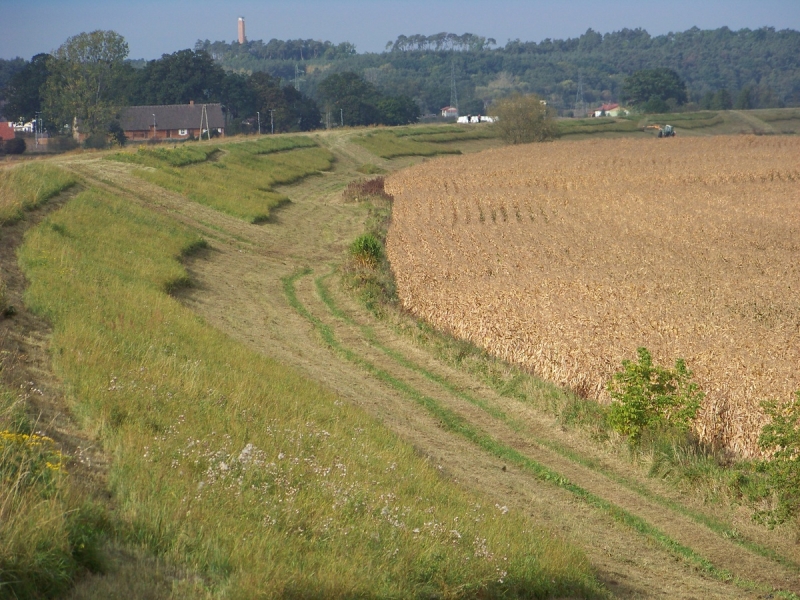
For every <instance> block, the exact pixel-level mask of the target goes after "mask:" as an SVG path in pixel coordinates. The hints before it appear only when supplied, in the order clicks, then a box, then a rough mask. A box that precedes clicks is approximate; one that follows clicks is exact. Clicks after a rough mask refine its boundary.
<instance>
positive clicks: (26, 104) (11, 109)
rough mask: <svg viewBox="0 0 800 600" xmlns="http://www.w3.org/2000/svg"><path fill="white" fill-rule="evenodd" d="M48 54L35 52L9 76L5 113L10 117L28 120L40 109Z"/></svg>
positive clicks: (46, 75) (48, 73)
mask: <svg viewBox="0 0 800 600" xmlns="http://www.w3.org/2000/svg"><path fill="white" fill-rule="evenodd" d="M50 59H51V57H50V55H49V54H37V55H36V56H34V57H33V58H32V59H31V62H29V63H25V66H24V67H23V68H22V70H20V71H17V72H16V73H15V74H14V75H12V77H11V81H9V84H8V88H7V89H6V93H5V95H6V106H5V107H4V111H5V113H6V114H7V115H8V116H9V117H10V118H12V119H14V120H16V119H22V120H24V121H30V120H31V119H33V118H34V117H35V116H36V113H37V112H39V111H41V110H42V92H43V90H44V85H45V83H46V82H47V78H48V77H49V76H50V67H49V63H50Z"/></svg>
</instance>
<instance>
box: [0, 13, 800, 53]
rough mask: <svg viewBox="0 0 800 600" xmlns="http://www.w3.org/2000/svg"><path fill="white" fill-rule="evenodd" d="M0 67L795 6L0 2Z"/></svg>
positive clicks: (523, 34)
mask: <svg viewBox="0 0 800 600" xmlns="http://www.w3.org/2000/svg"><path fill="white" fill-rule="evenodd" d="M0 15H2V17H0V19H2V20H3V21H4V26H3V34H2V36H0V58H14V57H16V56H21V57H22V58H25V59H30V58H31V56H33V55H34V54H37V53H39V52H50V51H51V50H53V49H55V48H57V47H58V46H59V45H61V44H62V43H63V42H64V41H65V40H66V39H67V38H68V37H69V36H71V35H75V34H77V33H80V32H82V31H92V30H94V29H113V30H114V31H116V32H118V33H120V34H121V35H123V36H124V37H125V39H126V40H127V42H128V45H129V46H130V57H131V58H147V59H153V58H158V57H160V56H161V55H162V54H169V53H172V52H176V51H177V50H182V49H184V48H192V47H194V43H195V42H196V41H197V40H198V39H210V40H212V41H215V40H226V41H231V40H234V39H236V23H237V19H238V17H240V16H243V17H245V22H246V25H247V34H248V38H249V39H263V40H265V41H267V40H269V39H271V38H278V39H288V38H292V39H294V38H304V39H305V38H312V39H321V40H330V41H332V42H334V43H339V42H345V41H348V42H352V43H354V44H355V45H356V48H357V49H358V51H359V52H366V51H375V52H378V51H381V50H383V48H384V46H385V45H386V42H387V41H389V40H394V39H395V38H396V37H397V36H398V35H400V34H405V35H411V34H415V33H421V34H425V35H430V34H433V33H437V32H440V31H447V32H452V33H458V34H461V33H465V32H469V33H474V34H477V35H483V36H486V37H493V38H495V39H496V40H497V42H498V43H499V44H501V45H502V44H504V43H505V42H506V41H507V40H509V39H515V38H519V39H521V40H526V41H528V40H529V41H540V40H542V39H544V38H548V37H549V38H567V37H576V36H579V35H580V34H582V33H583V32H585V31H586V29H588V28H589V27H591V28H592V29H594V30H595V31H599V32H601V33H606V32H609V31H617V30H619V29H622V28H624V27H629V28H635V27H642V28H644V29H646V30H647V31H649V32H650V33H651V34H652V35H659V34H664V33H668V32H670V31H684V30H686V29H689V28H690V27H693V26H697V27H700V28H701V29H715V28H717V27H722V26H728V27H730V28H731V29H741V28H743V27H748V28H750V29H755V28H758V27H763V26H771V27H775V28H776V29H796V30H800V0H758V1H753V0H725V1H723V0H661V1H658V2H649V1H644V0H638V1H634V0H613V1H607V2H602V1H599V0H567V1H566V2H554V1H553V0H548V1H539V0H528V1H524V0H339V1H332V0H229V1H226V2H223V1H220V0H124V1H122V0H105V1H102V2H101V1H98V0H0Z"/></svg>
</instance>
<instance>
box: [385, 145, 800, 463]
mask: <svg viewBox="0 0 800 600" xmlns="http://www.w3.org/2000/svg"><path fill="white" fill-rule="evenodd" d="M670 142H676V143H669V144H663V143H656V142H653V141H651V140H641V141H639V142H636V141H625V142H623V141H617V142H611V141H608V142H600V141H598V142H594V143H590V144H588V145H583V146H576V145H571V144H559V145H557V146H547V145H543V146H537V145H532V146H528V147H525V148H514V149H508V150H498V151H492V152H489V153H484V154H482V155H481V157H480V159H477V158H473V157H464V158H459V159H448V160H447V161H440V162H438V163H437V164H436V166H435V167H429V166H427V165H423V166H419V167H415V168H412V169H409V170H407V171H404V172H403V173H402V174H398V175H394V176H392V177H390V178H389V179H388V180H387V189H388V190H389V191H390V193H392V194H393V195H394V196H395V198H396V201H395V204H394V210H393V221H392V223H393V224H392V228H391V230H390V233H389V240H388V251H389V256H390V259H391V262H392V266H393V269H394V270H395V274H396V277H397V285H398V292H399V295H400V298H401V300H402V302H403V304H404V306H405V307H406V308H408V309H409V310H411V311H412V312H414V313H415V314H416V315H418V316H419V317H421V318H423V319H424V320H426V321H428V322H430V323H432V324H434V325H435V326H436V327H438V328H442V329H444V330H446V331H450V332H453V333H455V334H456V335H457V336H459V337H463V338H466V339H469V340H471V341H474V342H476V343H478V344H479V345H481V346H483V347H485V348H488V349H489V350H491V351H492V353H494V354H496V355H498V356H500V357H503V358H505V359H507V360H510V361H512V362H516V363H518V364H521V365H524V366H525V367H526V368H528V369H530V370H531V371H532V372H534V373H536V374H538V375H540V376H543V377H545V378H546V379H549V380H552V381H556V382H559V383H560V384H562V385H566V386H568V387H570V388H572V389H573V390H576V391H577V392H578V393H579V394H581V395H583V396H586V397H591V398H596V399H599V400H600V401H603V402H606V401H607V396H606V394H607V392H606V391H605V385H606V382H607V381H608V380H609V379H610V376H611V374H612V373H613V372H614V371H615V370H616V369H617V368H618V365H619V364H620V363H621V361H622V360H623V359H625V358H633V357H634V353H635V350H636V348H637V347H639V346H645V347H647V348H649V349H651V350H652V351H653V352H654V355H655V356H656V357H657V360H658V361H659V362H661V363H664V364H671V363H672V362H674V360H675V359H676V358H679V357H681V358H685V359H686V361H687V364H688V365H689V368H690V369H692V370H693V371H695V373H696V376H697V378H698V380H699V381H700V383H701V386H702V388H703V389H704V390H705V392H706V393H707V396H706V400H705V402H704V404H703V407H702V410H701V416H700V418H699V420H698V422H697V424H696V427H697V432H698V434H699V435H700V437H701V439H703V440H704V441H706V442H708V443H710V444H712V445H715V446H718V447H724V448H727V449H728V450H730V451H732V452H735V453H737V454H739V455H740V456H753V455H755V454H757V453H758V448H757V444H756V441H757V437H758V434H759V432H760V430H761V427H762V426H763V424H764V422H765V419H764V416H763V413H762V411H761V408H760V403H761V401H763V400H769V399H777V400H779V401H788V400H790V399H791V397H792V395H793V393H794V391H795V390H797V389H800V379H798V373H797V369H796V366H797V364H798V362H800V355H799V354H798V349H800V338H798V331H797V328H796V320H797V315H798V307H797V303H796V302H795V301H794V299H793V296H792V294H791V293H789V290H790V289H792V286H793V282H794V281H796V278H797V275H798V273H797V265H796V261H795V260H794V259H793V253H794V252H795V251H796V244H795V242H794V241H793V240H794V238H795V237H796V234H795V231H794V227H795V225H794V224H795V223H796V222H797V221H798V218H800V214H798V213H797V210H798V205H797V202H796V201H795V199H794V198H795V190H796V187H797V182H798V181H800V170H798V165H797V161H796V157H797V156H798V151H800V144H799V143H798V140H797V139H796V138H753V137H739V138H728V139H727V140H726V143H725V144H724V145H722V146H720V144H719V142H718V140H717V139H710V140H699V139H696V140H689V139H687V140H670ZM583 155H585V156H591V157H594V158H592V160H581V156H583ZM596 157H603V158H601V159H597V158H596ZM752 198H758V199H759V200H758V203H753V202H752Z"/></svg>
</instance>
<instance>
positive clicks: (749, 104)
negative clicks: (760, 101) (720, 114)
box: [735, 85, 753, 110]
mask: <svg viewBox="0 0 800 600" xmlns="http://www.w3.org/2000/svg"><path fill="white" fill-rule="evenodd" d="M735 108H736V110H750V109H751V108H753V87H752V86H749V85H748V86H746V87H743V88H742V89H741V91H740V92H739V95H738V96H737V97H736V105H735Z"/></svg>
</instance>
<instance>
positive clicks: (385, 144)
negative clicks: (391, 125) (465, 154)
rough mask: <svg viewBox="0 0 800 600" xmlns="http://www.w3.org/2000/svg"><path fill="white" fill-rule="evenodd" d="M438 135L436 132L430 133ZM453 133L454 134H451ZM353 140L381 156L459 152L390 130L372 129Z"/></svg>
mask: <svg viewBox="0 0 800 600" xmlns="http://www.w3.org/2000/svg"><path fill="white" fill-rule="evenodd" d="M431 135H438V134H431ZM453 135H455V134H453ZM353 142H354V143H356V144H358V145H359V146H362V147H363V148H365V149H366V150H368V151H369V152H372V153H373V154H375V155H377V156H380V157H381V158H386V159H390V158H398V157H400V156H436V155H438V154H461V151H460V150H457V149H454V148H447V147H445V146H442V145H437V144H434V143H431V142H422V141H417V140H416V139H414V135H413V134H410V133H407V134H406V135H396V134H395V132H394V131H391V130H381V131H374V132H370V133H365V134H364V135H359V136H355V137H354V138H353Z"/></svg>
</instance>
